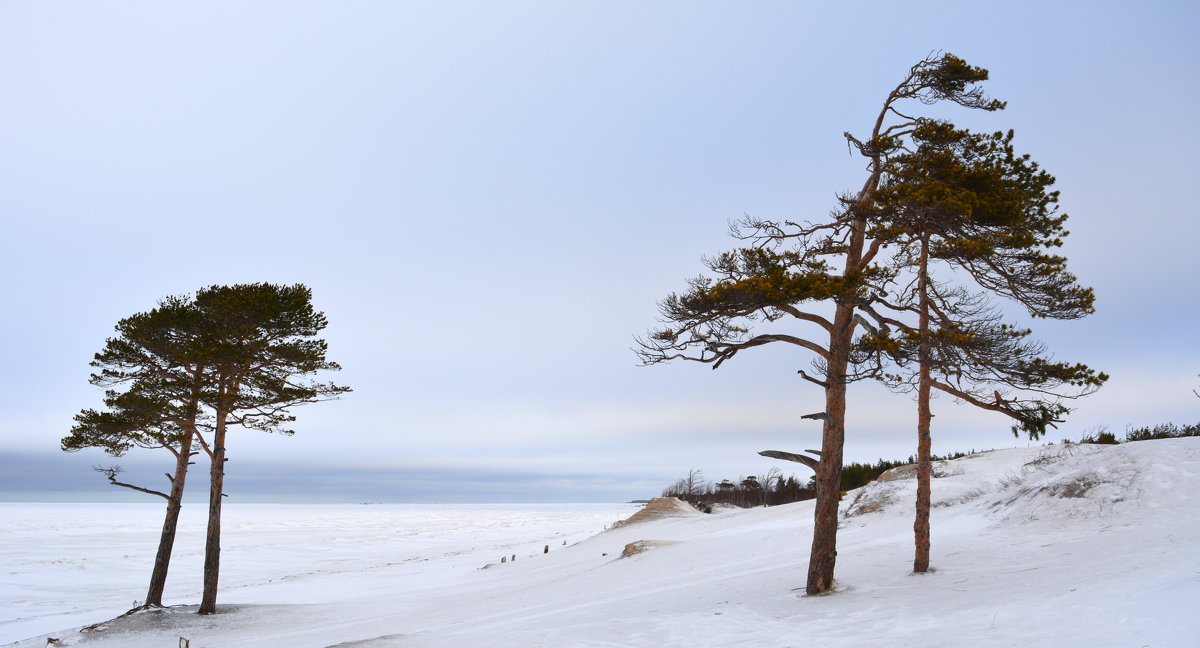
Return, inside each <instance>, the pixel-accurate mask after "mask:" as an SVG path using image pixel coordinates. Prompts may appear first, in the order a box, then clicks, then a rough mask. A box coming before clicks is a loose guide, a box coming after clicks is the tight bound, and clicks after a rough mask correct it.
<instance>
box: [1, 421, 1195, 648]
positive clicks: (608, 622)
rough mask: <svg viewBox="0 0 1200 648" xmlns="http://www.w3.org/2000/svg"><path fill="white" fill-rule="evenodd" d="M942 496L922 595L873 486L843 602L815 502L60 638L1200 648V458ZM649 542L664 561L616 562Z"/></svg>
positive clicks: (1147, 459)
mask: <svg viewBox="0 0 1200 648" xmlns="http://www.w3.org/2000/svg"><path fill="white" fill-rule="evenodd" d="M937 474H939V475H942V476H941V477H940V478H938V479H935V480H934V491H933V496H934V504H935V507H936V508H935V509H934V512H933V531H934V538H933V540H934V545H933V564H934V566H935V567H936V569H937V571H936V572H935V573H932V574H928V575H922V576H914V575H911V574H910V573H909V572H910V566H911V560H912V533H911V524H912V521H911V507H912V504H911V502H912V500H913V495H914V490H913V489H914V483H913V481H912V480H911V479H909V480H898V481H892V482H883V483H875V484H871V485H870V486H868V487H866V488H864V489H860V490H859V491H855V492H852V493H850V494H849V495H848V496H847V498H846V502H845V503H844V505H843V512H844V514H845V519H844V524H843V527H842V531H841V532H840V536H839V537H840V542H839V553H840V556H839V562H838V583H839V591H838V592H837V593H836V594H833V595H830V596H823V597H805V596H803V589H802V587H803V584H804V576H805V561H806V559H807V554H808V542H809V532H810V529H811V513H812V506H811V502H808V503H800V504H795V505H789V506H781V507H775V508H760V509H752V510H745V511H733V512H722V513H715V514H713V515H703V514H689V513H686V512H681V514H679V515H674V516H666V517H660V518H656V519H651V520H647V521H644V522H640V523H637V524H630V525H625V526H622V527H620V528H616V529H613V530H611V531H608V532H605V533H602V534H600V535H598V536H596V537H593V538H591V539H588V540H586V541H584V542H581V543H578V544H575V545H572V546H570V547H566V548H562V549H561V550H556V551H552V552H551V553H550V554H548V555H544V556H542V555H533V556H522V557H521V559H520V560H518V561H517V562H515V563H508V564H504V565H498V564H497V565H493V566H491V567H490V568H488V569H481V570H477V571H475V572H473V573H470V574H468V575H467V576H466V577H457V578H456V579H455V582H454V583H453V584H452V585H431V584H430V585H423V586H418V587H410V588H406V587H404V584H403V583H389V582H384V581H382V580H379V579H376V578H373V577H371V576H370V575H366V574H364V575H363V576H362V577H361V580H360V581H359V582H358V583H356V585H357V587H356V589H357V590H358V591H359V592H360V593H359V594H358V595H357V596H356V597H345V596H342V597H340V599H339V600H338V601H337V602H330V603H323V604H311V605H269V604H263V605H245V606H238V607H230V608H226V609H225V611H224V613H223V614H219V615H216V616H213V617H198V616H196V615H194V614H189V613H187V612H189V611H190V609H188V608H176V609H174V610H172V611H169V612H160V613H148V614H141V615H137V616H135V617H129V618H125V619H119V620H117V621H114V622H112V623H110V624H108V625H107V627H106V629H104V630H101V631H97V632H92V633H87V634H78V633H76V632H72V631H64V632H62V633H58V634H56V635H55V636H58V637H61V638H62V639H63V640H64V643H67V644H70V645H79V646H94V647H96V648H101V647H110V646H111V647H116V646H121V647H125V648H142V647H146V648H149V647H151V646H153V647H159V648H161V647H162V646H176V645H177V644H176V641H177V638H178V637H180V636H183V637H188V638H189V639H190V640H191V646H192V648H201V647H221V648H225V647H235V646H281V647H282V646H288V647H302V646H314V647H322V646H332V645H337V646H343V647H350V646H353V647H355V648H387V647H393V646H394V647H409V646H663V645H670V646H811V645H821V646H863V645H888V646H908V645H912V646H918V645H919V646H962V645H970V646H973V648H980V647H986V646H1014V645H1023V646H1043V645H1047V646H1048V645H1056V646H1059V645H1070V646H1134V647H1137V646H1188V645H1200V642H1198V639H1200V615H1196V614H1195V608H1196V604H1197V602H1200V516H1198V515H1197V513H1196V505H1197V502H1198V500H1200V438H1190V439H1172V440H1164V441H1145V442H1139V443H1131V444H1123V445H1119V446H1048V447H1043V448H1030V449H1014V450H1000V451H993V452H988V453H983V454H979V455H974V456H971V457H967V458H963V459H959V460H956V461H953V462H947V463H945V464H940V465H939V466H938V467H937ZM864 511H871V512H864ZM638 540H650V541H662V544H661V545H660V546H656V547H653V548H651V549H649V550H648V551H645V552H643V553H639V554H637V555H634V556H631V557H629V558H623V559H622V558H618V556H620V555H621V552H622V549H623V548H624V547H625V545H626V544H628V543H631V542H635V541H638ZM605 554H607V555H605ZM270 592H271V590H270V589H263V590H262V594H263V595H264V598H263V601H264V603H266V602H268V601H269V600H270V599H269V598H268V595H269V594H270ZM311 595H312V596H311V600H313V601H321V600H324V599H323V597H322V594H321V592H320V591H317V590H315V589H314V590H313V591H312V592H311ZM44 644H45V640H44V639H41V638H39V639H34V640H29V641H27V642H21V643H20V644H18V645H20V646H22V647H25V646H39V647H40V646H42V645H44Z"/></svg>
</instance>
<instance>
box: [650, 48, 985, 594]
mask: <svg viewBox="0 0 1200 648" xmlns="http://www.w3.org/2000/svg"><path fill="white" fill-rule="evenodd" d="M986 78H987V77H986V72H981V71H980V70H979V69H978V68H974V67H971V66H970V65H967V63H966V62H965V61H963V60H962V59H959V58H957V57H955V56H953V55H950V54H945V55H930V56H929V57H927V58H925V59H924V60H922V61H920V62H918V63H917V64H915V65H913V66H912V67H911V68H910V69H909V71H908V74H907V75H906V76H905V78H904V79H903V80H902V81H901V82H900V84H899V85H897V86H896V87H895V88H894V89H893V90H892V91H891V92H890V93H889V94H888V95H887V97H886V99H885V100H884V102H883V106H882V108H881V109H880V111H879V114H878V116H877V117H876V119H875V122H874V124H873V126H872V129H871V133H870V136H869V137H867V138H865V139H859V138H857V137H854V136H853V135H851V134H850V133H846V134H845V137H846V140H847V142H848V143H849V144H850V146H851V147H852V148H854V149H855V150H857V151H858V153H859V154H861V155H862V156H863V157H864V158H866V160H867V178H866V179H865V181H864V182H863V185H862V187H861V189H859V191H858V192H857V193H855V194H852V195H846V196H843V197H842V198H841V201H840V207H839V208H838V209H837V210H836V211H835V212H834V213H833V214H832V215H831V217H830V218H829V219H828V220H826V221H823V222H817V223H813V222H811V221H808V222H794V221H772V220H756V219H746V220H744V221H743V222H742V223H741V225H740V226H735V227H734V228H733V229H734V231H733V234H734V236H735V237H737V238H738V239H740V240H742V241H744V242H746V243H747V244H748V245H747V246H746V247H743V248H740V249H737V250H735V251H732V252H727V253H724V254H722V255H720V256H718V257H716V258H713V259H708V260H706V264H707V265H708V267H709V270H710V271H712V272H713V273H714V274H715V275H716V276H715V278H709V277H699V278H696V279H693V280H692V281H691V282H690V285H689V288H688V290H687V292H685V293H683V294H671V295H669V296H667V297H666V298H665V299H664V300H662V301H661V302H660V304H659V310H660V313H661V315H662V320H663V321H664V324H666V325H667V326H665V327H664V328H661V329H658V330H654V331H651V332H650V333H649V335H648V336H647V338H645V339H639V340H638V343H639V347H640V349H639V350H638V354H639V356H640V357H641V359H642V362H643V364H647V365H650V364H656V363H660V362H667V361H670V360H676V359H682V360H690V361H697V362H702V363H709V364H711V365H712V366H713V368H714V369H716V368H717V367H719V366H720V365H721V364H722V363H723V362H725V361H726V360H728V359H730V358H732V357H733V356H734V355H736V354H737V353H738V352H739V351H741V350H743V349H749V348H752V347H758V346H763V345H766V344H771V343H775V342H782V343H785V344H789V345H792V346H794V347H797V348H799V349H802V350H805V351H807V352H808V353H810V354H812V355H814V356H815V360H814V366H815V367H816V371H817V375H816V376H810V375H808V374H806V373H804V372H803V371H801V372H800V375H801V376H802V377H803V378H805V379H806V380H809V381H810V382H813V383H815V384H817V385H819V386H820V387H821V388H822V389H823V390H824V393H825V409H824V411H823V412H819V413H817V414H814V415H810V418H814V419H819V420H821V421H822V424H823V425H822V434H821V449H820V451H819V452H818V454H819V456H820V459H819V461H813V462H811V463H812V464H815V466H814V468H815V472H816V484H817V498H816V506H815V512H814V527H813V540H812V549H811V552H810V557H809V565H808V580H807V585H806V591H807V592H808V593H809V594H810V595H815V594H821V593H824V592H828V591H830V590H831V589H832V588H833V585H834V580H833V579H834V567H835V565H836V561H837V523H838V516H837V512H838V502H839V499H840V490H839V485H840V481H841V468H842V450H843V445H844V441H845V414H846V386H847V384H848V383H850V382H852V381H853V380H855V379H858V378H861V377H864V376H862V375H858V374H856V373H853V372H852V371H851V366H850V356H851V350H852V347H853V345H854V342H855V330H856V328H857V327H858V326H859V325H860V323H861V322H863V321H864V319H863V317H862V316H861V314H859V313H858V310H859V309H860V307H861V306H863V305H869V304H870V303H871V302H872V300H873V299H874V298H875V295H876V294H877V287H878V286H880V285H885V284H887V282H888V281H889V279H890V277H892V276H893V275H894V271H893V270H891V269H889V268H888V267H886V266H885V265H881V264H879V263H877V262H876V257H877V256H878V255H879V253H880V251H881V249H882V248H883V246H884V245H885V244H886V243H887V242H888V241H889V238H890V234H889V233H888V232H883V234H884V236H882V237H878V238H877V237H875V236H874V233H871V232H869V231H868V230H869V229H870V224H871V219H872V218H873V216H874V212H875V210H876V209H877V207H876V205H875V200H876V193H877V190H878V189H879V188H880V187H881V186H885V185H886V183H887V181H888V180H889V174H890V173H891V172H892V171H893V169H892V168H891V167H890V166H889V165H888V164H887V162H888V160H887V158H886V156H887V154H888V153H890V152H892V151H893V149H894V143H895V142H896V141H898V140H900V139H902V138H903V137H904V136H905V135H907V134H908V129H909V128H910V126H908V125H907V124H909V123H910V122H912V121H913V119H914V118H913V117H911V116H909V115H907V114H905V113H903V112H901V110H902V109H903V110H909V108H907V107H906V106H907V105H911V104H912V103H913V102H916V103H918V104H926V105H928V104H935V103H939V102H943V101H948V102H951V103H954V104H957V105H959V106H962V107H965V108H972V109H979V110H987V111H992V110H997V109H999V108H1002V107H1003V104H1002V103H1000V102H997V101H994V100H990V99H987V98H985V97H984V96H983V92H982V91H981V90H980V89H978V88H977V87H976V86H975V85H974V84H976V83H978V82H979V81H982V80H984V79H986ZM820 305H827V306H832V307H833V318H832V319H829V318H827V317H825V316H824V315H822V314H820V313H818V312H814V311H813V310H806V308H807V307H809V306H814V307H816V306H820ZM782 321H787V322H792V323H797V324H800V325H802V326H807V327H810V328H811V327H815V328H813V330H814V332H816V333H817V334H818V336H819V337H816V338H814V337H811V336H807V337H806V336H801V335H796V334H794V333H792V332H791V331H790V330H789V329H783V327H782V325H781V322H782ZM762 329H776V330H762ZM779 329H783V330H779ZM818 340H820V341H818Z"/></svg>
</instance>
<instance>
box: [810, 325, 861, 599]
mask: <svg viewBox="0 0 1200 648" xmlns="http://www.w3.org/2000/svg"><path fill="white" fill-rule="evenodd" d="M853 314H854V310H853V308H852V307H850V306H838V309H837V313H836V315H835V316H834V329H833V334H831V335H830V338H829V350H830V354H829V362H828V364H827V367H828V370H827V371H826V374H825V380H826V384H827V386H826V388H825V414H826V416H825V425H824V428H823V430H822V434H821V460H820V461H819V462H817V476H816V477H817V478H816V484H817V501H816V506H815V508H814V511H813V540H812V551H811V552H810V553H809V557H808V584H807V586H806V587H805V591H807V592H808V594H810V595H815V594H822V593H825V592H828V591H830V590H831V589H833V573H834V567H835V566H836V565H837V528H838V505H839V503H840V502H841V498H842V446H843V444H844V442H845V436H846V428H845V422H846V381H845V375H846V368H847V366H848V365H849V359H850V342H851V339H852V338H851V336H852V334H853V321H852V318H853Z"/></svg>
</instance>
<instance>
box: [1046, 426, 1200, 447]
mask: <svg viewBox="0 0 1200 648" xmlns="http://www.w3.org/2000/svg"><path fill="white" fill-rule="evenodd" d="M1193 436H1200V423H1197V424H1195V425H1182V426H1181V425H1175V424H1174V423H1162V424H1159V425H1155V426H1154V427H1140V428H1135V427H1129V428H1125V438H1124V439H1123V440H1118V439H1117V436H1116V435H1115V434H1113V433H1112V432H1109V431H1108V427H1107V426H1101V427H1100V428H1099V429H1098V430H1096V431H1095V432H1093V433H1092V434H1085V435H1083V438H1082V439H1080V440H1079V442H1080V443H1107V444H1115V443H1128V442H1130V441H1149V440H1151V439H1177V438H1179V437H1193ZM1064 443H1070V441H1065V442H1064Z"/></svg>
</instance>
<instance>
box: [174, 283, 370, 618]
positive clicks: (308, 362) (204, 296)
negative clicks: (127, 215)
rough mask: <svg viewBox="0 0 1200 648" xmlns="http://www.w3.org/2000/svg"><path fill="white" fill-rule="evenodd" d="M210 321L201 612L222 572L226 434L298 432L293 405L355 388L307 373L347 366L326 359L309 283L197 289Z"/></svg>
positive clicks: (211, 604) (210, 608) (211, 602)
mask: <svg viewBox="0 0 1200 648" xmlns="http://www.w3.org/2000/svg"><path fill="white" fill-rule="evenodd" d="M195 306H196V308H197V310H198V311H199V313H200V316H201V317H202V318H203V321H204V322H205V324H206V332H205V336H204V340H203V353H204V358H205V361H206V369H205V391H204V392H203V394H202V397H201V400H202V402H203V404H204V405H206V406H207V407H208V408H209V409H210V410H211V412H212V418H213V434H212V441H211V442H207V441H205V440H204V439H203V438H202V439H201V443H202V446H203V448H204V451H205V452H206V453H207V454H208V456H209V459H210V466H211V467H210V472H209V474H210V480H209V481H210V484H209V514H208V530H207V539H206V542H205V549H204V592H203V595H202V598H201V601H200V609H199V613H200V614H213V613H215V612H216V609H217V608H216V604H217V584H218V580H219V576H220V555H221V504H222V499H223V498H224V497H225V493H224V483H225V463H226V462H227V461H228V458H227V456H226V441H227V435H228V432H229V428H230V426H241V427H244V428H248V429H254V430H260V431H263V432H276V433H280V434H285V435H291V434H293V431H292V430H290V429H287V427H286V426H287V424H288V423H290V422H292V421H294V420H295V416H293V415H292V414H291V412H290V408H291V407H294V406H296V405H300V404H303V403H313V402H317V401H322V400H329V399H334V398H337V397H339V396H340V395H341V394H343V393H345V392H348V391H350V390H349V388H348V387H340V386H337V385H334V384H332V383H319V382H315V381H312V380H310V379H308V376H311V375H312V374H314V373H316V372H320V371H337V370H339V369H340V368H341V367H339V366H338V364H337V363H335V362H331V361H329V360H327V359H326V357H325V355H326V352H327V348H328V345H327V344H326V342H325V341H324V340H321V339H318V338H317V337H316V336H317V334H318V333H320V332H321V330H323V329H324V328H325V327H326V325H327V324H328V321H327V320H326V318H325V315H324V314H323V313H320V312H318V311H316V310H315V309H314V308H313V305H312V291H311V290H310V289H309V288H308V287H306V286H303V285H300V284H296V285H293V286H280V285H275V284H268V283H259V284H239V285H235V286H211V287H209V288H205V289H203V290H200V291H199V292H197V293H196V298H195Z"/></svg>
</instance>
